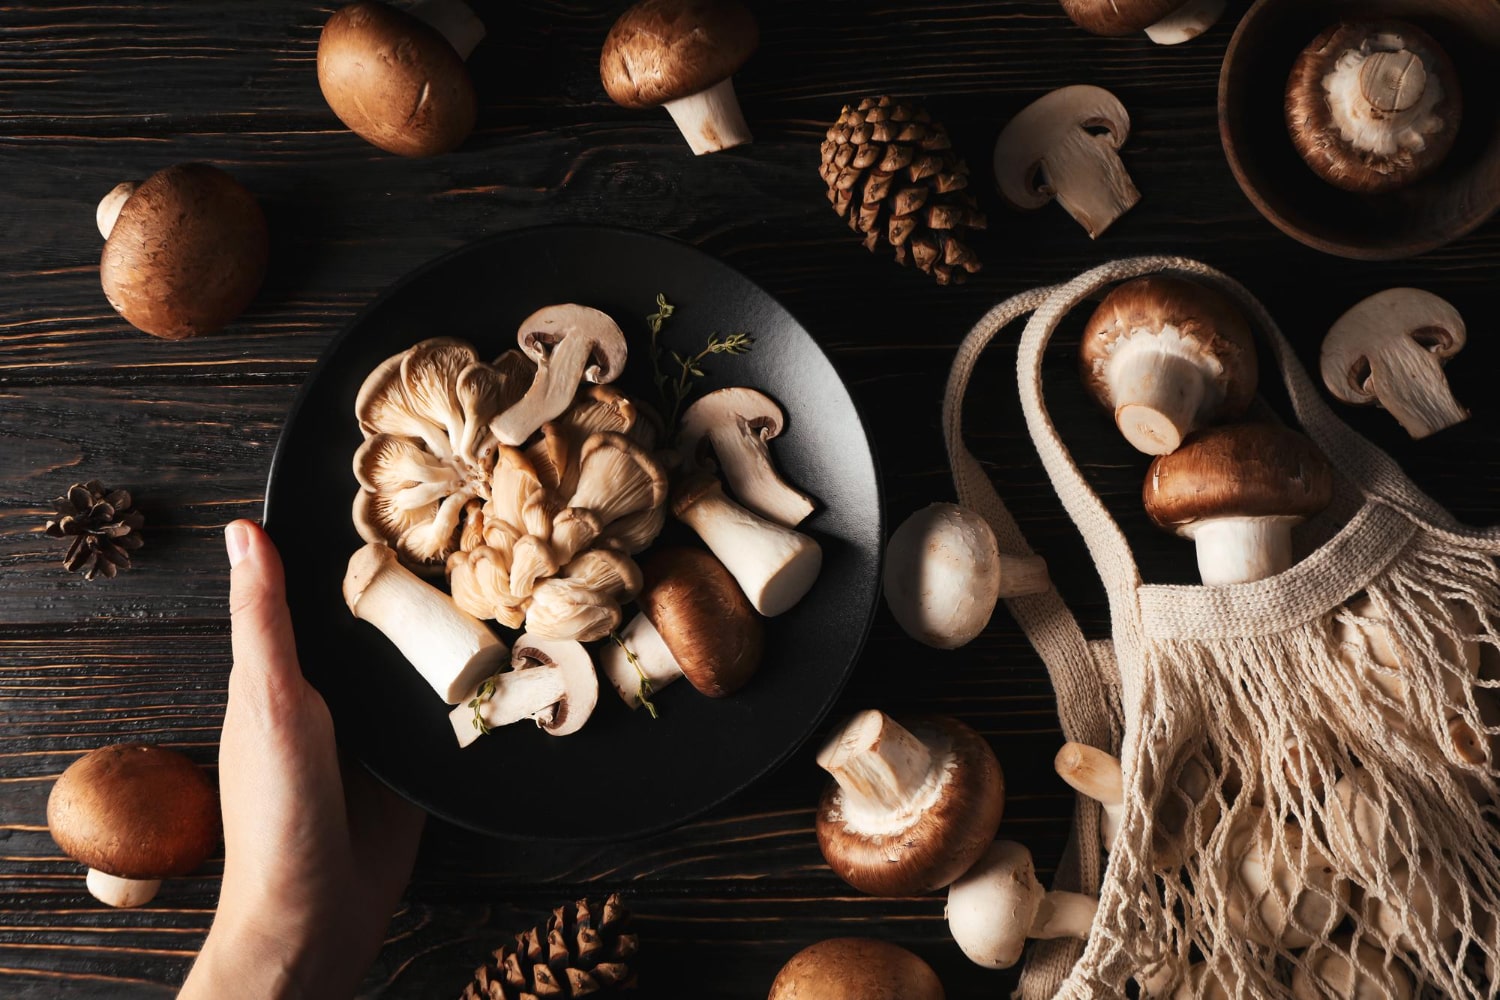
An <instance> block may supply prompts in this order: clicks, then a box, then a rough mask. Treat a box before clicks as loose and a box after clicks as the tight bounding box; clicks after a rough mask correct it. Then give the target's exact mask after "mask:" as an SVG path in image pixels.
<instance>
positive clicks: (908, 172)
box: [819, 97, 986, 285]
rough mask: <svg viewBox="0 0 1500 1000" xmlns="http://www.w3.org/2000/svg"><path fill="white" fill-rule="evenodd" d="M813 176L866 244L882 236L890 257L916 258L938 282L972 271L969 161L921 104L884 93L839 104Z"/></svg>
mask: <svg viewBox="0 0 1500 1000" xmlns="http://www.w3.org/2000/svg"><path fill="white" fill-rule="evenodd" d="M819 173H821V174H822V177H823V180H824V181H825V182H826V183H827V184H828V200H829V201H831V202H833V209H834V211H835V212H837V213H838V214H839V215H840V216H844V217H846V218H847V219H848V220H849V228H850V229H853V230H854V231H855V232H857V233H863V234H864V235H865V241H864V242H865V247H866V248H867V249H869V250H872V251H873V250H874V249H875V248H876V247H877V246H878V245H879V244H880V242H881V240H882V239H884V240H886V241H887V242H889V243H890V244H891V245H892V246H893V247H895V248H896V260H897V262H899V263H901V264H909V263H915V264H916V265H917V267H918V268H919V269H920V270H921V271H922V272H924V273H926V274H930V275H932V276H933V277H934V278H936V279H937V282H938V284H940V285H946V284H949V283H950V282H961V281H963V280H964V278H966V277H967V276H968V275H970V274H973V273H974V272H976V271H978V270H979V268H980V263H979V258H978V257H977V256H976V255H975V254H974V251H973V250H971V249H969V247H968V246H967V245H965V243H964V242H963V240H964V238H965V236H966V230H968V229H983V228H985V225H986V222H985V217H984V214H983V213H982V212H980V211H979V206H978V204H977V203H976V202H975V200H974V196H973V195H972V194H970V193H969V192H968V190H967V188H968V185H969V166H968V164H967V163H965V162H964V161H963V160H962V159H960V158H959V157H958V156H957V155H955V154H954V152H953V147H952V143H951V142H949V140H948V133H947V131H946V130H945V129H944V128H943V126H942V125H940V124H938V123H937V122H934V121H933V120H932V118H931V116H930V115H928V114H927V112H926V111H924V110H923V109H922V108H921V107H920V106H918V105H915V104H909V103H906V102H904V101H893V100H892V99H891V98H889V97H867V98H865V99H864V100H862V101H860V102H859V106H858V107H850V106H849V105H847V104H846V105H844V111H843V113H842V114H840V115H839V120H838V121H836V122H834V124H833V127H832V128H830V129H829V130H828V138H827V139H826V140H825V141H824V143H823V165H822V167H821V168H820V169H819Z"/></svg>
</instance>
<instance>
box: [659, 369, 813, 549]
mask: <svg viewBox="0 0 1500 1000" xmlns="http://www.w3.org/2000/svg"><path fill="white" fill-rule="evenodd" d="M783 422H784V417H783V416H782V412H781V407H779V406H777V405H776V401H775V400H773V399H772V398H771V397H770V396H767V395H766V394H765V393H763V392H758V391H757V390H755V389H746V388H744V387H742V386H735V387H732V388H728V389H716V390H715V391H713V392H710V393H708V394H707V395H705V396H703V397H702V398H700V399H699V400H698V401H697V402H695V403H693V405H692V406H689V407H688V408H687V409H686V410H685V411H683V414H682V426H681V429H680V430H679V431H678V432H677V450H678V451H679V452H681V454H682V455H683V456H685V457H686V458H687V459H688V460H690V461H691V460H699V461H701V460H703V459H705V458H707V457H708V456H707V455H706V454H705V452H710V451H711V452H712V455H713V458H714V459H715V460H716V461H717V462H718V466H719V471H720V472H722V473H723V474H724V478H725V479H726V480H728V482H729V489H730V492H732V493H733V494H734V496H735V499H737V500H739V502H740V503H741V504H743V505H744V506H745V508H746V509H747V510H749V511H751V512H752V513H755V514H759V515H760V516H761V517H764V518H766V519H767V520H771V521H775V522H776V523H777V524H782V525H785V526H786V527H788V528H795V527H796V526H797V525H799V524H801V523H802V522H803V521H805V520H807V517H808V515H809V514H811V513H812V512H813V502H812V500H811V499H809V498H808V496H807V494H805V493H803V492H802V491H801V490H798V489H796V488H795V487H793V486H790V485H788V484H787V482H786V481H785V480H784V479H782V478H781V476H780V475H778V474H777V472H776V466H775V465H773V464H772V463H771V449H770V441H771V439H772V438H774V437H776V436H777V435H778V434H780V433H781V428H782V425H783Z"/></svg>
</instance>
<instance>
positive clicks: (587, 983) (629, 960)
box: [461, 893, 639, 1000]
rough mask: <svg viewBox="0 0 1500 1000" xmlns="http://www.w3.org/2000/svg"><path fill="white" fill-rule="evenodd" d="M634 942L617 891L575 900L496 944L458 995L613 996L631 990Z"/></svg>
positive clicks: (531, 998)
mask: <svg viewBox="0 0 1500 1000" xmlns="http://www.w3.org/2000/svg"><path fill="white" fill-rule="evenodd" d="M638 947H639V941H638V940H637V938H636V935H635V934H634V933H632V932H631V931H630V914H629V913H628V912H626V910H625V907H624V905H623V904H622V903H621V901H620V894H619V893H614V894H612V895H611V896H610V897H609V898H608V899H606V900H605V901H604V904H603V905H602V906H601V905H600V904H598V903H591V902H590V901H589V900H587V899H580V900H578V902H576V903H573V904H570V905H566V906H559V907H558V908H557V909H555V910H553V911H552V916H550V917H548V918H547V923H546V924H545V925H543V924H538V925H537V926H536V927H533V928H531V929H530V930H527V931H523V932H522V933H520V934H517V935H516V943H515V944H514V945H508V944H507V945H501V946H500V947H499V948H497V949H496V950H495V951H494V952H493V953H492V954H491V955H490V959H489V961H487V962H485V964H484V965H481V966H480V967H479V968H477V969H475V970H474V979H473V981H472V982H470V983H469V985H468V986H466V987H464V991H463V994H462V997H461V1000H539V998H542V997H595V998H601V1000H602V998H604V997H610V996H616V995H618V994H619V993H621V992H623V991H625V990H633V989H635V985H636V976H635V954H636V950H637V948H638Z"/></svg>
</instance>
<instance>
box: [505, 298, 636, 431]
mask: <svg viewBox="0 0 1500 1000" xmlns="http://www.w3.org/2000/svg"><path fill="white" fill-rule="evenodd" d="M516 342H517V343H518V344H520V346H521V350H522V351H524V352H526V356H527V357H529V358H531V359H532V360H533V361H535V362H536V366H537V367H536V375H535V376H533V378H532V382H531V388H529V389H527V390H526V395H524V396H522V397H521V400H520V402H518V403H516V404H515V405H514V406H512V407H510V408H509V409H507V410H505V411H504V412H503V413H501V414H500V415H499V416H498V417H496V418H495V419H494V420H493V421H491V423H490V430H491V431H493V432H494V435H495V437H496V438H498V439H499V440H500V442H501V443H502V444H508V445H511V446H513V447H517V446H520V445H521V444H523V443H525V441H526V439H527V438H529V437H531V435H532V434H534V433H536V430H537V428H538V427H541V426H542V424H544V423H546V422H547V421H549V420H551V419H553V418H554V417H557V416H559V415H560V414H561V413H562V412H563V411H564V410H566V409H567V408H568V406H569V404H571V403H572V402H573V395H574V393H576V392H577V391H578V384H579V383H580V382H582V381H584V380H587V381H589V382H595V383H605V382H613V381H614V380H615V379H616V378H618V377H619V375H620V372H622V371H623V370H624V369H625V355H626V347H625V334H624V333H622V332H621V331H620V328H619V327H618V326H617V325H615V321H614V320H612V319H610V318H609V317H608V316H606V315H605V314H604V313H602V312H600V311H599V310H597V309H590V308H589V307H587V306H580V305H573V304H567V305H556V306H547V307H546V308H545V309H539V310H537V311H536V312H535V313H533V314H532V315H530V316H528V317H527V318H526V320H525V321H524V322H523V323H522V324H521V328H520V330H519V331H518V332H517V334H516Z"/></svg>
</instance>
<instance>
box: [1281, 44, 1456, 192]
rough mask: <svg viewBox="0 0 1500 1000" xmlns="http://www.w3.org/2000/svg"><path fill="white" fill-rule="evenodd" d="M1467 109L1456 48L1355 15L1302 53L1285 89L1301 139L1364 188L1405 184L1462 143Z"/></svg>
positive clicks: (1345, 180)
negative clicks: (1452, 52)
mask: <svg viewBox="0 0 1500 1000" xmlns="http://www.w3.org/2000/svg"><path fill="white" fill-rule="evenodd" d="M1462 115H1463V97H1462V95H1461V93H1460V91H1459V85H1458V74H1457V72H1456V71H1455V70H1454V68H1453V63H1452V62H1451V61H1450V60H1449V59H1448V55H1447V53H1445V52H1444V51H1443V49H1442V46H1440V45H1438V43H1437V42H1436V41H1434V40H1433V39H1432V37H1431V36H1430V35H1428V34H1427V33H1426V32H1425V31H1423V30H1422V29H1421V28H1418V27H1417V26H1415V25H1412V24H1407V23H1406V22H1404V21H1347V22H1343V23H1340V24H1335V25H1333V26H1332V27H1330V28H1329V29H1328V30H1326V31H1324V32H1323V33H1322V34H1321V35H1319V36H1318V37H1317V38H1315V39H1313V41H1312V43H1311V44H1309V45H1308V46H1307V48H1306V49H1304V50H1303V51H1302V54H1301V55H1300V56H1298V57H1297V61H1296V63H1294V64H1293V66H1292V74H1291V77H1290V78H1289V79H1288V81H1287V87H1286V124H1287V130H1288V131H1289V132H1290V133H1291V136H1292V144H1293V145H1294V146H1296V147H1297V152H1298V153H1299V154H1300V155H1301V156H1302V159H1303V160H1305V161H1306V162H1307V165H1308V166H1309V167H1311V168H1312V170H1313V173H1315V174H1317V175H1318V176H1319V177H1321V178H1322V179H1323V180H1325V181H1327V182H1328V183H1330V184H1332V185H1334V186H1336V187H1340V188H1343V189H1344V190H1346V191H1354V192H1358V193H1361V194H1372V193H1377V192H1381V191H1391V190H1394V189H1396V188H1400V187H1405V186H1407V185H1409V184H1412V183H1414V182H1415V181H1418V180H1421V179H1422V178H1423V177H1425V176H1427V175H1428V174H1430V173H1432V171H1433V170H1435V169H1437V167H1438V165H1439V164H1440V163H1442V161H1443V159H1444V157H1446V156H1447V155H1448V152H1449V150H1451V149H1452V148H1453V142H1454V139H1456V138H1457V136H1458V126H1459V121H1460V119H1461V118H1462Z"/></svg>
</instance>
